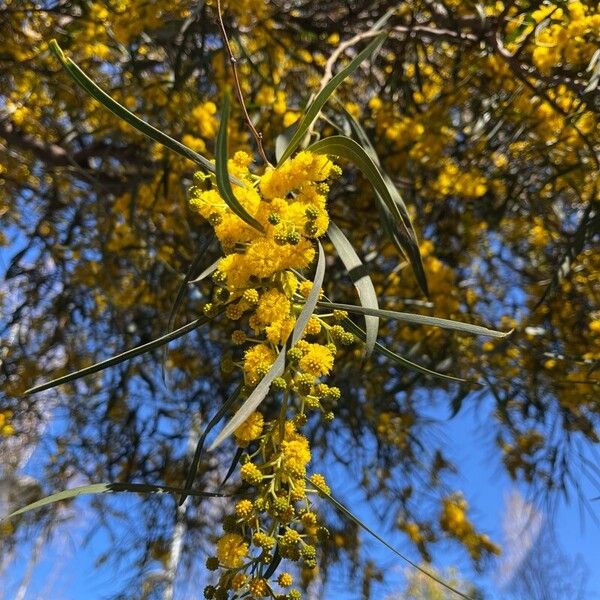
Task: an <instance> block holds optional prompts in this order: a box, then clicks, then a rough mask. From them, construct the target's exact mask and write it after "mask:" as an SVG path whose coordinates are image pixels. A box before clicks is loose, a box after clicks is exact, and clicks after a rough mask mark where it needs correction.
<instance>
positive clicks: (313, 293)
mask: <svg viewBox="0 0 600 600" xmlns="http://www.w3.org/2000/svg"><path fill="white" fill-rule="evenodd" d="M317 245H318V251H319V255H318V259H317V268H316V271H315V277H314V279H313V285H312V288H311V290H310V292H309V294H308V297H307V298H306V302H305V303H304V306H303V307H302V310H301V311H300V314H299V315H298V320H297V321H296V324H295V325H294V330H293V331H292V346H295V345H296V343H297V342H298V340H299V339H300V338H301V337H302V334H303V333H304V329H305V328H306V326H307V325H308V321H309V319H310V317H311V316H312V314H313V313H314V312H315V308H316V307H317V302H318V301H319V294H320V293H321V286H322V285H323V279H324V278H325V253H324V252H323V246H321V242H317Z"/></svg>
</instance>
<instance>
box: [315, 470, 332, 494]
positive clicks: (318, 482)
mask: <svg viewBox="0 0 600 600" xmlns="http://www.w3.org/2000/svg"><path fill="white" fill-rule="evenodd" d="M310 480H311V482H312V483H313V484H314V485H315V487H316V488H317V490H318V491H319V492H321V491H323V492H325V493H326V494H329V493H330V492H331V490H330V488H329V486H328V485H327V482H326V481H325V477H323V475H321V474H320V473H315V474H314V475H312V476H311V478H310Z"/></svg>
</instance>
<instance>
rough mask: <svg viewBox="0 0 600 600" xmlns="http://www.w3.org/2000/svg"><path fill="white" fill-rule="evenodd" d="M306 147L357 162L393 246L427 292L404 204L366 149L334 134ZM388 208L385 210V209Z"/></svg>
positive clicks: (417, 249)
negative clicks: (375, 200)
mask: <svg viewBox="0 0 600 600" xmlns="http://www.w3.org/2000/svg"><path fill="white" fill-rule="evenodd" d="M308 150H310V151H311V152H314V153H315V154H327V155H335V156H340V157H341V158H345V159H346V160H349V161H351V162H352V163H354V165H356V167H357V168H358V169H360V171H361V172H362V173H363V175H364V176H365V177H366V178H367V179H368V180H369V182H370V183H371V185H372V186H373V188H374V190H375V192H376V195H377V198H378V200H380V201H381V204H382V208H383V210H384V220H383V224H384V226H385V227H386V229H387V230H388V235H390V237H391V239H392V241H393V242H394V244H395V245H396V247H397V248H398V249H399V250H400V251H401V252H402V253H403V254H404V255H405V256H406V257H407V258H408V260H409V261H410V264H411V266H412V268H413V271H414V273H415V276H416V278H417V282H418V283H419V285H420V286H421V289H422V290H423V292H424V293H425V294H426V295H427V293H428V289H427V278H426V277H425V270H424V269H423V262H422V260H421V253H420V251H419V244H418V242H417V237H416V235H415V232H414V229H413V226H412V223H411V222H410V218H409V215H408V212H407V211H406V207H405V205H404V202H403V200H402V197H401V196H400V194H399V192H398V190H397V189H396V187H395V186H394V185H393V184H392V183H391V181H390V180H389V178H387V179H386V178H385V177H384V176H383V175H382V173H381V171H380V170H379V167H378V166H377V164H376V163H375V162H374V161H373V159H372V158H371V157H370V156H369V153H368V152H367V151H366V150H365V149H364V148H363V147H362V146H361V145H360V144H359V143H357V142H355V141H354V140H353V139H352V138H349V137H346V136H344V135H334V136H331V137H328V138H325V139H323V140H319V141H318V142H315V143H314V144H312V145H311V146H309V148H308ZM386 211H387V212H386Z"/></svg>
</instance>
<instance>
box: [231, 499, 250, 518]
mask: <svg viewBox="0 0 600 600" xmlns="http://www.w3.org/2000/svg"><path fill="white" fill-rule="evenodd" d="M252 513H253V504H252V502H250V500H240V501H239V502H238V503H237V504H236V505H235V514H236V515H237V516H238V517H239V518H240V519H247V518H248V517H250V516H251V515H252Z"/></svg>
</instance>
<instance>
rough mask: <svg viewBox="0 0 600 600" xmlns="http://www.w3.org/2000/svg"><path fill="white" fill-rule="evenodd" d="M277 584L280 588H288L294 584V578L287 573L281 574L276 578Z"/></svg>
mask: <svg viewBox="0 0 600 600" xmlns="http://www.w3.org/2000/svg"><path fill="white" fill-rule="evenodd" d="M277 583H278V584H279V585H280V586H281V587H289V586H290V585H292V584H293V583H294V578H293V577H292V576H291V575H290V574H289V573H281V574H280V575H279V577H278V578H277Z"/></svg>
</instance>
